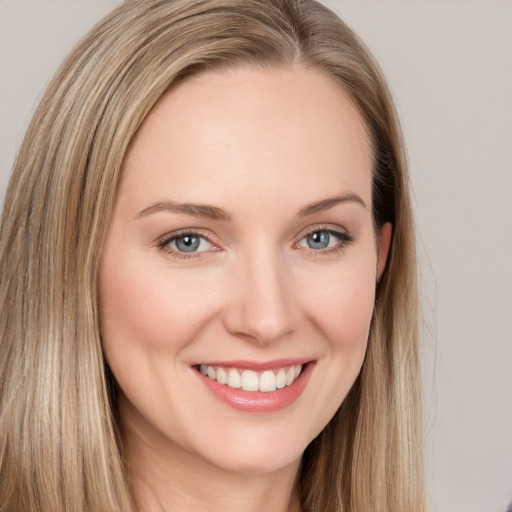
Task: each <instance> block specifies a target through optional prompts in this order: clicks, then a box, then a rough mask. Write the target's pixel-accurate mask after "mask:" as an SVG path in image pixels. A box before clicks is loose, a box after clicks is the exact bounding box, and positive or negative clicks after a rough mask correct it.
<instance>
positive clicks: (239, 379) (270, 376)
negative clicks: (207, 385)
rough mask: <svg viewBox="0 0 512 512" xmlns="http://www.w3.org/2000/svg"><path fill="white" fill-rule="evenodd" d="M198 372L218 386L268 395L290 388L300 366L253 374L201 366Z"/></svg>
mask: <svg viewBox="0 0 512 512" xmlns="http://www.w3.org/2000/svg"><path fill="white" fill-rule="evenodd" d="M199 371H200V372H201V374H203V375H205V376H206V377H208V378H210V379H212V380H216V381H217V382H218V383H219V384H223V385H227V386H229V387H230V388H235V389H239V388H242V389H243V390H244V391H261V392H263V393H268V392H270V391H276V389H282V388H284V387H286V386H290V385H291V384H293V383H294V382H295V380H296V379H297V378H298V377H299V375H300V373H301V371H302V365H301V364H297V365H295V366H286V367H284V368H276V369H275V370H265V371H263V372H255V371H253V370H242V369H237V368H222V367H220V366H208V365H206V364H202V365H200V366H199Z"/></svg>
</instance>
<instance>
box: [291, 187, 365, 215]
mask: <svg viewBox="0 0 512 512" xmlns="http://www.w3.org/2000/svg"><path fill="white" fill-rule="evenodd" d="M340 203H357V204H360V205H361V206H362V207H363V208H367V206H366V204H365V202H364V201H363V200H362V199H361V197H360V196H358V195H357V194H355V193H354V192H345V193H343V194H341V195H339V196H334V197H329V198H327V199H322V200H321V201H317V202H315V203H311V204H308V205H306V206H304V208H301V209H300V210H299V217H305V216H307V215H312V214H313V213H318V212H324V211H326V210H329V209H330V208H333V207H334V206H336V205H337V204H340Z"/></svg>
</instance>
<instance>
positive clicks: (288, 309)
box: [223, 252, 299, 345]
mask: <svg viewBox="0 0 512 512" xmlns="http://www.w3.org/2000/svg"><path fill="white" fill-rule="evenodd" d="M291 277H292V276H291V271H290V269H289V267H288V265H287V264H286V262H285V261H283V260H282V259H280V258H279V257H278V256H277V255H275V254H262V253H261V252H260V253H259V254H256V255H254V254H253V255H251V257H247V258H244V259H243V261H241V262H239V264H238V265H237V266H236V269H235V271H234V272H233V273H232V276H231V280H230V289H229V291H228V302H227V304H226V307H225V310H224V315H223V318H224V324H225V327H226V329H227V330H228V331H229V332H230V333H231V334H233V335H236V336H239V337H240V336H241V337H244V338H246V339H250V340H252V341H255V342H258V343H259V344H261V345H267V344H270V343H273V342H275V341H278V340H280V339H282V338H284V337H286V336H287V335H289V334H291V333H293V332H294V331H295V330H296V328H297V324H298V319H299V315H298V311H297V305H296V297H295V296H294V293H293V283H292V282H291V281H292V279H291Z"/></svg>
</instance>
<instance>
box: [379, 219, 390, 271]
mask: <svg viewBox="0 0 512 512" xmlns="http://www.w3.org/2000/svg"><path fill="white" fill-rule="evenodd" d="M392 233H393V226H392V224H391V223H390V222H386V223H385V224H384V225H383V226H382V228H380V233H379V238H378V251H377V281H379V280H380V278H381V276H382V274H383V272H384V269H385V268H386V262H387V260H388V255H389V248H390V246H391V235H392Z"/></svg>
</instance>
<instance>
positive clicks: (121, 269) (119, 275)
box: [100, 255, 213, 362]
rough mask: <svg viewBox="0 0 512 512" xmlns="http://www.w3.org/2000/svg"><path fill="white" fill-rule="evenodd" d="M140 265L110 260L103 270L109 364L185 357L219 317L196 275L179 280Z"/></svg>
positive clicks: (160, 269)
mask: <svg viewBox="0 0 512 512" xmlns="http://www.w3.org/2000/svg"><path fill="white" fill-rule="evenodd" d="M142 257H143V256H141V258H142ZM146 258H147V255H146ZM137 259H138V258H137V257H136V258H132V259H131V260H130V261H119V260H116V262H115V264H109V259H108V257H107V258H105V264H104V266H103V267H102V270H101V274H100V314H101V332H102V339H103V345H104V348H105V352H106V354H107V359H108V360H109V362H110V361H111V359H112V358H114V357H115V358H118V357H123V358H129V357H131V356H130V354H132V356H133V357H138V356H141V355H142V354H143V353H146V354H148V355H149V354H150V353H153V352H161V353H162V354H163V353H165V354H169V355H170V354H171V353H176V352H179V351H180V350H181V349H182V348H183V347H185V346H186V345H187V344H188V343H189V342H190V340H192V339H193V338H194V336H195V334H196V333H197V332H198V330H199V329H200V327H201V325H202V323H203V322H204V321H205V318H208V316H209V315H211V314H213V312H212V313H210V311H212V310H213V300H212V299H213V298H212V297H211V295H209V293H208V290H209V289H211V287H210V286H207V283H205V282H204V279H203V280H202V283H200V282H199V281H200V279H199V276H197V275H195V274H194V273H190V274H188V275H180V279H176V278H175V276H174V278H173V275H174V274H173V273H172V271H170V270H169V269H168V268H165V267H164V266H160V265H158V264H156V265H153V266H151V267H149V266H148V265H147V264H145V265H144V264H138V262H137ZM121 349H122V350H121ZM127 350H128V351H129V352H127Z"/></svg>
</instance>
